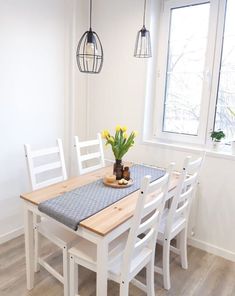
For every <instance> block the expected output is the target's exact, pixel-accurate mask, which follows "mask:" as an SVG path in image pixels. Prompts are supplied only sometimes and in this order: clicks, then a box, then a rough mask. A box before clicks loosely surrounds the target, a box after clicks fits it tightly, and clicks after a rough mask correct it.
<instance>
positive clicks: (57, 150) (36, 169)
mask: <svg viewBox="0 0 235 296" xmlns="http://www.w3.org/2000/svg"><path fill="white" fill-rule="evenodd" d="M24 149H25V156H26V162H27V167H28V172H29V177H30V182H31V187H32V190H36V189H40V188H43V187H46V186H49V185H52V184H55V183H58V182H61V181H64V180H66V179H67V172H66V167H65V159H64V151H63V145H62V141H61V139H57V146H56V147H51V148H47V149H41V150H34V151H32V149H31V146H30V145H28V144H25V145H24ZM51 155H58V160H57V161H53V162H49V163H47V164H43V165H38V166H36V165H35V163H34V162H35V160H36V159H37V158H42V157H45V156H51ZM56 169H59V170H60V172H61V173H60V175H59V176H57V177H53V178H49V179H46V180H44V181H42V182H39V181H38V180H37V176H38V175H40V174H43V173H46V172H50V171H53V170H56Z"/></svg>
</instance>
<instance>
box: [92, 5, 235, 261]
mask: <svg viewBox="0 0 235 296" xmlns="http://www.w3.org/2000/svg"><path fill="white" fill-rule="evenodd" d="M159 3H160V2H159V1H152V5H153V6H152V15H153V16H154V18H155V20H156V19H158V18H159V16H158V13H159V9H160V6H159ZM142 6H143V1H142V0H128V1H126V0H120V1H108V0H99V1H94V21H93V24H94V25H93V26H94V29H95V30H96V32H97V33H98V34H99V36H100V39H101V41H102V44H103V47H104V54H105V60H104V67H103V70H102V72H101V74H99V75H93V76H89V80H88V85H89V92H87V93H86V96H87V104H88V106H89V112H88V114H89V116H88V118H87V125H89V129H88V132H87V137H94V136H95V134H96V133H97V132H98V131H101V130H103V129H104V128H108V129H112V128H113V127H114V126H115V125H116V124H125V125H127V126H128V127H129V128H130V129H131V130H132V129H135V130H139V131H140V132H142V131H143V115H144V107H145V99H146V90H147V91H148V92H150V95H153V93H154V91H155V90H156V91H157V87H158V86H157V85H155V84H154V85H152V86H150V85H147V84H146V83H147V82H146V73H147V61H146V60H144V59H143V60H141V59H135V58H134V57H133V50H134V43H135V36H136V33H137V29H140V27H141V21H142V19H141V17H142ZM157 30H158V26H157V24H156V22H155V23H154V26H153V27H152V29H151V32H152V35H153V36H152V37H153V39H156V36H157ZM155 41H156V40H155ZM156 45H157V48H156V47H154V50H153V51H154V57H153V63H154V62H155V57H156V52H157V50H161V44H160V43H157V44H156ZM153 65H154V64H153ZM149 73H150V75H151V77H153V79H154V72H151V69H150V70H149ZM148 92H147V93H148ZM105 153H106V155H107V156H108V157H109V156H110V155H111V153H110V150H107V149H105ZM188 154H192V153H187V152H185V151H182V150H181V149H171V148H168V149H166V148H162V147H159V146H150V145H145V144H143V143H142V137H141V136H140V137H139V138H138V140H137V144H136V146H135V147H134V148H133V149H132V150H131V151H130V152H129V153H128V156H127V158H128V159H131V160H135V161H139V162H145V163H150V164H156V165H159V166H167V165H168V164H169V162H170V161H175V162H176V167H177V168H179V169H180V168H181V166H182V163H183V159H184V157H185V156H186V155H188ZM193 155H194V156H197V154H193ZM234 171H235V161H234V159H233V160H228V159H223V158H215V157H213V156H208V157H206V160H205V164H204V168H203V172H202V175H201V180H200V186H199V190H198V209H196V208H195V210H194V213H195V215H196V227H195V232H196V234H195V237H194V238H193V240H191V243H192V244H194V245H196V246H198V247H201V248H203V249H206V250H208V251H210V252H214V253H216V254H219V255H221V256H225V257H226V258H229V259H232V260H235V253H234V252H235V235H234V230H233V229H234V225H235V215H234V213H235V196H234V192H235V183H234Z"/></svg>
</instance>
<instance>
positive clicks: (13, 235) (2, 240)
mask: <svg viewBox="0 0 235 296" xmlns="http://www.w3.org/2000/svg"><path fill="white" fill-rule="evenodd" d="M23 233H24V228H23V227H19V228H17V229H14V230H12V231H10V232H8V233H6V234H2V235H0V245H1V244H3V243H6V242H8V241H9V240H11V239H13V238H16V237H18V236H20V235H22V234H23Z"/></svg>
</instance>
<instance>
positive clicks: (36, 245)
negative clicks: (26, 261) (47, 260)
mask: <svg viewBox="0 0 235 296" xmlns="http://www.w3.org/2000/svg"><path fill="white" fill-rule="evenodd" d="M40 222H41V217H40V216H37V215H36V214H33V224H34V254H35V257H34V272H38V271H39V270H40V264H39V263H38V258H39V256H40V249H41V236H40V233H38V230H37V224H38V223H40Z"/></svg>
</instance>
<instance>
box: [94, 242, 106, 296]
mask: <svg viewBox="0 0 235 296" xmlns="http://www.w3.org/2000/svg"><path fill="white" fill-rule="evenodd" d="M107 289H108V243H107V241H106V240H105V239H101V240H100V242H99V243H98V244H97V274H96V295H97V296H107V292H108V291H107Z"/></svg>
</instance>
